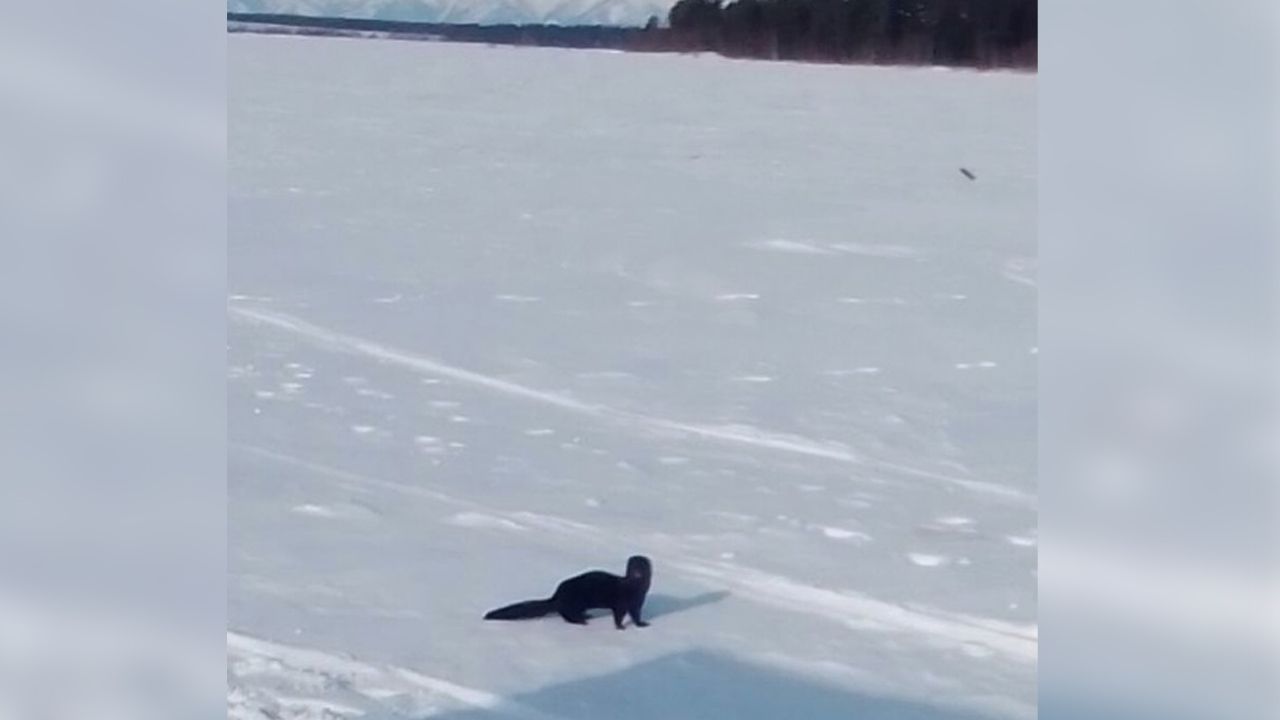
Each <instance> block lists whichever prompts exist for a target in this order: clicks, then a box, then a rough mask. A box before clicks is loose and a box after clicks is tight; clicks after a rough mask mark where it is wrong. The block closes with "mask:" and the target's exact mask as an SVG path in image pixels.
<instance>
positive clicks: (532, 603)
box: [484, 598, 556, 620]
mask: <svg viewBox="0 0 1280 720" xmlns="http://www.w3.org/2000/svg"><path fill="white" fill-rule="evenodd" d="M555 611H556V608H555V604H554V603H552V602H551V600H550V599H549V598H548V599H547V600H525V601H524V602H518V603H516V604H515V605H508V606H506V607H503V608H498V609H497V610H490V611H489V612H488V613H486V614H485V616H484V619H485V620H529V619H531V618H540V617H542V616H544V615H550V614H551V613H553V612H555Z"/></svg>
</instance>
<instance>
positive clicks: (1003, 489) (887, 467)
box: [229, 305, 1033, 505]
mask: <svg viewBox="0 0 1280 720" xmlns="http://www.w3.org/2000/svg"><path fill="white" fill-rule="evenodd" d="M229 312H230V314H231V316H232V318H234V319H236V320H239V321H242V322H246V323H251V324H255V325H261V326H267V327H272V328H275V329H277V330H283V331H285V332H288V333H290V334H291V335H294V336H295V337H298V338H301V339H303V340H306V341H308V342H311V343H312V344H315V345H317V346H320V347H323V348H326V349H328V350H331V351H335V352H343V353H348V354H354V355H360V356H364V357H368V358H371V359H373V360H377V361H379V362H384V363H389V364H393V365H398V366H400V367H403V368H406V369H409V370H412V371H414V372H417V373H421V374H425V375H431V376H440V377H447V378H449V379H451V380H454V381H457V382H461V383H465V384H468V385H472V386H475V387H479V388H483V389H486V390H490V391H493V392H497V393H499V394H502V395H507V396H509V397H516V398H521V399H524V400H530V401H533V402H537V403H541V404H543V405H548V406H551V407H556V408H559V409H561V410H567V411H569V412H573V413H576V414H579V415H587V416H589V417H593V418H597V419H600V420H605V421H609V422H612V423H614V424H615V425H618V426H621V427H624V428H628V429H632V430H649V431H652V432H658V433H661V434H664V435H665V434H671V433H676V434H682V435H691V436H694V437H700V438H704V439H707V440H713V441H718V442H724V443H729V444H733V445H744V446H749V447H756V448H761V449H768V450H775V451H779V452H784V453H791V454H796V455H805V456H809V457H817V458H824V459H827V460H833V461H836V462H841V463H846V464H850V465H856V466H859V467H866V468H873V469H877V470H882V471H888V472H894V473H897V474H899V475H904V476H908V477H913V478H918V479H924V480H931V481H935V482H940V483H944V484H947V485H952V486H955V487H959V488H963V489H965V490H968V491H971V492H975V493H982V494H985V495H990V496H992V497H1000V498H1002V499H1004V500H1007V501H1010V502H1016V503H1019V504H1023V505H1030V504H1032V502H1033V498H1032V497H1031V496H1029V495H1027V494H1026V493H1023V492H1021V491H1019V490H1016V489H1014V488H1010V487H1007V486H1004V485H999V484H996V483H989V482H983V481H981V480H970V479H967V478H960V477H955V476H952V475H946V474H943V473H938V472H933V471H930V470H924V469H920V468H915V467H911V466H907V465H902V464H900V463H894V462H888V461H882V460H876V459H870V458H862V457H860V456H858V455H857V454H855V453H854V452H853V451H852V450H850V449H848V448H847V447H844V446H841V445H838V444H835V443H827V442H820V441H817V440H813V439H810V438H805V437H801V436H796V435H791V434H786V433H778V432H772V431H768V430H762V429H759V428H755V427H751V426H746V425H700V424H694V423H687V422H681V421H678V420H670V419H666V418H661V417H654V416H650V415H644V414H640V413H634V412H628V411H625V410H618V409H616V408H612V407H609V406H607V405H603V404H599V403H589V402H584V401H581V400H576V399H574V398H571V397H567V396H565V395H561V394H558V393H553V392H547V391H544V390H538V389H535V388H531V387H527V386H525V385H521V384H519V383H514V382H510V381H507V380H502V379H500V378H495V377H491V376H488V375H484V374H481V373H477V372H473V371H471V370H466V369H464V368H459V367H455V366H452V365H448V364H445V363H442V362H439V361H436V360H433V359H431V358H428V357H424V356H422V355H418V354H415V353H411V352H408V351H405V350H400V349H397V348H393V347H390V346H387V345H383V344H381V343H378V342H374V341H372V340H367V339H365V338H361V337H357V336H355V335H349V334H346V333H343V332H339V331H335V330H330V329H328V328H324V327H321V326H319V325H315V324H313V323H310V322H308V321H306V320H303V319H301V318H297V317H294V316H291V315H287V314H284V313H278V312H269V311H265V310H261V309H255V308H246V307H238V306H234V305H233V306H231V307H230V308H229ZM459 417H461V416H459ZM353 429H354V428H353ZM357 432H361V431H359V430H357ZM365 432H368V431H365Z"/></svg>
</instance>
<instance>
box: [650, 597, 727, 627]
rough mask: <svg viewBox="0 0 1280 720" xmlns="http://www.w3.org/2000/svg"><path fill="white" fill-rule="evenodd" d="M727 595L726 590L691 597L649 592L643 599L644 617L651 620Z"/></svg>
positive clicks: (713, 601) (719, 599) (706, 603)
mask: <svg viewBox="0 0 1280 720" xmlns="http://www.w3.org/2000/svg"><path fill="white" fill-rule="evenodd" d="M727 597H729V591H728V590H717V591H715V592H708V593H702V594H701V595H694V596H693V597H674V596H671V595H656V594H654V593H649V596H648V597H646V598H645V601H644V619H645V620H652V619H654V618H660V617H662V616H664V615H674V614H676V613H678V612H684V611H685V610H692V609H694V608H696V607H702V606H703V605H710V604H712V603H718V602H720V601H721V600H724V599H725V598H727Z"/></svg>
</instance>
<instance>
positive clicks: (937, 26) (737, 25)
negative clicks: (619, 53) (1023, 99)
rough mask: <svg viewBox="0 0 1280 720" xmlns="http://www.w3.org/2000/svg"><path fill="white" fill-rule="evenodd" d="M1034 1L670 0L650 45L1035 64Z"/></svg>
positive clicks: (820, 57) (798, 55)
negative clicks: (665, 21)
mask: <svg viewBox="0 0 1280 720" xmlns="http://www.w3.org/2000/svg"><path fill="white" fill-rule="evenodd" d="M1036 2H1037V0H730V1H729V2H724V0H679V1H678V2H677V3H676V4H675V6H674V7H672V8H671V12H670V14H669V15H668V25H669V29H665V30H663V29H659V28H657V27H656V24H657V23H656V21H650V27H649V28H648V30H649V32H648V35H649V41H650V44H651V45H652V49H668V50H690V51H692V50H703V51H711V52H718V53H721V54H724V55H729V56H734V57H752V58H769V59H776V60H807V61H818V62H865V63H924V64H936V65H964V66H975V67H1033V66H1035V64H1036V23H1037V18H1036V10H1037V8H1036Z"/></svg>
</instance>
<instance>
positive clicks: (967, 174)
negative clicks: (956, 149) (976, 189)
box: [960, 168, 978, 180]
mask: <svg viewBox="0 0 1280 720" xmlns="http://www.w3.org/2000/svg"><path fill="white" fill-rule="evenodd" d="M960 173H961V174H962V175H964V176H965V177H967V178H969V179H970V180H977V179H978V176H977V175H974V174H973V173H971V172H969V168H960Z"/></svg>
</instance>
